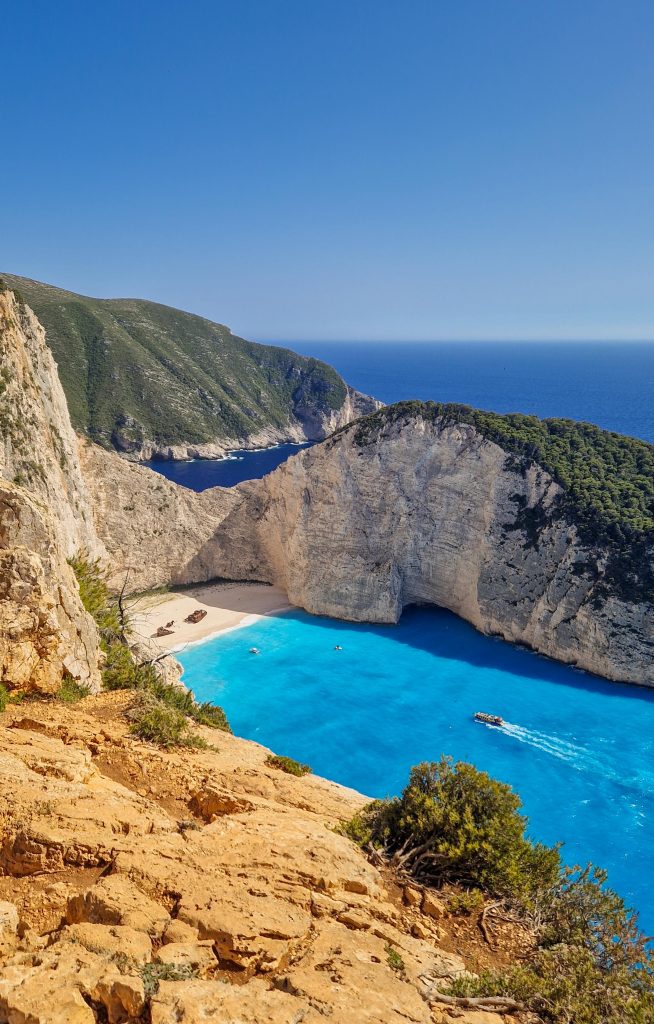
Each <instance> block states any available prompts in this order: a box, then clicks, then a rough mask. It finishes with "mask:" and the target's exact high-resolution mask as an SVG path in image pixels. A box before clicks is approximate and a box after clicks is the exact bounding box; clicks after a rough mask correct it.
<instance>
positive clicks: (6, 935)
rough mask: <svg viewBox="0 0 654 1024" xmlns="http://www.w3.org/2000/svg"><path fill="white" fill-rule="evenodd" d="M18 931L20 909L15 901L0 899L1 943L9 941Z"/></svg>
mask: <svg viewBox="0 0 654 1024" xmlns="http://www.w3.org/2000/svg"><path fill="white" fill-rule="evenodd" d="M17 931H18V909H17V907H16V906H15V905H14V904H13V903H8V902H6V901H5V900H1V901H0V943H7V942H9V941H11V940H13V939H14V938H15V937H16V932H17Z"/></svg>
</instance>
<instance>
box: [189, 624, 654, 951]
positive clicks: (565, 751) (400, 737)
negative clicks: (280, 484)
mask: <svg viewBox="0 0 654 1024" xmlns="http://www.w3.org/2000/svg"><path fill="white" fill-rule="evenodd" d="M335 644H340V645H342V647H343V650H342V651H335V650H334V645H335ZM250 647H258V648H259V649H260V651H261V654H260V655H259V656H258V657H257V656H255V655H252V654H250V653H249V648H250ZM178 657H179V658H180V661H181V662H182V664H183V665H184V670H185V671H184V681H185V682H186V684H187V685H188V686H190V687H191V688H192V689H193V690H194V691H195V694H196V696H197V697H198V698H200V699H203V700H214V701H216V702H217V703H219V704H222V705H223V707H224V708H225V710H226V712H227V714H228V716H229V719H230V722H231V724H232V726H233V728H234V731H235V732H236V733H237V734H239V735H241V736H246V737H248V738H249V739H253V740H257V741H258V742H260V743H263V744H265V745H266V746H269V747H272V749H273V750H275V751H276V752H277V753H280V754H288V755H290V756H291V757H295V758H297V759H298V760H300V761H305V762H308V763H309V764H311V765H312V767H313V769H314V771H315V772H316V773H318V774H320V775H324V776H327V777H328V778H331V779H335V780H336V781H338V782H341V783H343V784H344V785H346V786H352V787H354V788H356V789H359V790H361V791H362V792H363V793H366V794H369V795H370V796H385V795H387V794H394V793H398V792H399V791H400V790H401V789H402V787H403V786H404V784H405V782H406V779H407V773H408V770H409V767H410V766H411V765H413V764H416V763H417V762H418V761H421V760H426V759H435V758H438V757H439V756H440V755H441V753H445V754H450V755H452V756H453V757H454V758H456V759H461V760H466V761H471V762H473V763H474V764H476V765H477V767H479V768H482V769H485V770H486V771H488V772H490V773H491V774H492V775H494V776H495V777H497V778H499V779H502V780H504V781H505V782H509V783H511V785H513V786H514V788H515V789H516V790H517V791H518V792H519V793H520V795H521V797H522V800H523V803H524V806H525V810H526V812H527V814H528V815H529V818H530V823H531V824H530V832H531V834H532V835H533V836H534V837H535V838H538V839H541V840H544V841H545V842H548V843H553V842H555V841H557V840H563V841H564V842H565V847H564V856H565V859H566V860H567V861H568V862H569V863H575V862H583V863H585V862H586V861H587V860H593V861H594V862H595V863H597V864H600V865H602V866H604V867H606V868H608V869H609V872H610V881H611V884H612V885H613V887H614V888H616V889H617V890H618V891H619V892H620V893H621V894H622V895H623V896H625V897H626V898H627V900H628V902H629V903H630V904H631V905H633V906H634V907H635V908H636V909H638V910H639V912H640V914H641V923H642V925H643V927H644V928H645V929H646V930H648V931H649V932H650V933H651V932H652V931H653V930H654V889H653V888H652V886H651V879H652V877H654V813H653V812H654V760H653V753H654V693H652V692H650V691H647V690H644V689H641V688H639V687H633V686H623V685H618V684H611V683H608V682H605V681H603V680H601V679H598V678H596V677H594V676H590V675H586V674H583V673H580V672H576V671H575V670H573V669H570V668H567V667H565V666H563V665H558V664H556V663H555V662H551V661H548V660H547V659H544V658H540V657H538V656H537V655H535V654H532V653H531V652H528V651H524V650H519V649H517V648H515V647H512V646H511V645H509V644H506V643H503V642H502V641H499V640H492V639H489V638H488V637H483V636H481V635H480V634H479V633H477V632H476V631H475V630H474V629H473V628H472V627H471V626H469V625H467V623H465V622H462V621H461V620H460V619H457V618H456V617H455V616H453V615H451V614H450V613H449V612H444V611H442V610H439V609H417V608H415V609H409V610H408V611H406V612H405V614H404V616H403V617H402V620H401V622H400V624H399V625H398V626H368V625H363V626H361V625H353V624H350V623H344V622H337V621H334V620H331V619H323V618H317V617H314V616H310V615H307V614H305V613H304V612H299V611H293V612H289V613H286V614H284V615H280V616H277V617H274V618H269V619H262V620H259V621H258V622H257V623H255V624H254V625H252V626H249V627H245V628H243V629H237V630H233V631H232V632H229V633H226V634H223V635H222V636H220V637H217V638H215V639H214V640H210V641H207V642H206V643H203V644H198V645H196V646H194V647H189V648H187V649H186V650H185V651H184V652H183V653H182V654H180V655H179V656H178ZM475 711H490V712H493V713H496V714H499V715H501V716H502V717H503V718H504V719H505V720H506V722H507V723H508V724H507V725H506V727H504V728H502V729H495V728H492V727H488V726H484V725H478V724H475V723H474V722H473V721H472V718H471V716H472V714H473V713H474V712H475Z"/></svg>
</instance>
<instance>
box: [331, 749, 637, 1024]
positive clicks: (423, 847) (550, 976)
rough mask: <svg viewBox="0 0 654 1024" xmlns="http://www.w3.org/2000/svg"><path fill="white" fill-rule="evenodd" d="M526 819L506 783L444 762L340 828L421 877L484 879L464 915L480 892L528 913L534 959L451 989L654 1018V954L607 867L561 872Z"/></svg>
mask: <svg viewBox="0 0 654 1024" xmlns="http://www.w3.org/2000/svg"><path fill="white" fill-rule="evenodd" d="M525 825H526V822H525V819H524V818H523V816H522V815H521V814H520V801H519V799H518V797H517V796H516V795H515V794H514V793H513V792H512V791H511V789H510V788H509V787H508V786H505V785H503V784H502V783H500V782H496V781H495V780H493V779H491V778H490V777H489V776H488V775H486V774H485V773H484V772H479V771H477V770H476V769H475V768H473V766H472V765H469V764H457V765H452V763H451V761H449V760H447V759H442V760H441V761H440V762H439V763H437V764H421V765H418V766H417V767H416V768H413V769H412V771H411V775H410V779H409V784H408V786H407V787H406V789H405V790H404V792H403V793H402V796H401V797H399V798H396V799H394V800H377V801H375V802H374V803H372V804H369V805H368V806H367V807H366V808H364V809H363V811H360V812H359V813H358V814H357V815H355V816H354V818H353V819H352V820H351V821H350V822H345V823H344V824H343V825H342V826H341V831H342V832H343V833H344V834H346V835H349V836H350V838H353V839H354V840H355V841H356V842H358V843H359V844H360V845H363V846H366V845H373V846H376V847H378V848H380V849H381V850H382V851H383V852H384V853H385V854H386V855H387V857H388V858H389V860H390V862H391V863H392V864H393V863H394V864H395V865H396V866H397V867H398V868H400V869H403V870H405V871H408V872H409V873H412V874H415V875H417V876H418V877H419V878H420V879H421V880H422V881H425V882H431V883H432V884H441V883H442V882H444V881H451V882H458V883H459V884H463V885H467V886H470V885H475V887H476V888H475V889H473V890H472V891H471V892H470V893H467V894H461V895H459V896H458V897H455V898H453V899H451V900H450V909H451V910H452V911H453V912H455V913H459V912H461V911H463V912H464V913H465V912H471V911H473V910H475V909H478V908H479V909H480V907H481V903H482V901H483V897H482V892H480V890H481V891H483V892H489V893H492V894H493V895H494V896H499V897H501V898H502V899H503V901H504V902H505V904H508V906H509V907H512V908H513V910H514V911H517V912H518V913H519V914H520V915H521V916H522V917H526V918H527V920H528V921H530V923H531V926H532V929H533V932H534V937H535V939H536V941H537V948H536V951H535V952H534V954H533V955H532V956H531V957H530V959H529V961H528V962H526V963H524V964H521V965H519V966H516V967H515V968H513V969H511V970H509V971H507V972H506V973H504V974H501V973H498V972H493V971H485V972H482V973H481V974H479V975H467V976H464V977H462V978H458V979H457V980H456V981H454V982H453V983H452V985H451V986H450V987H449V989H448V990H447V991H446V993H445V994H447V995H452V996H459V997H466V998H468V997H487V996H489V997H490V996H505V997H511V998H513V999H516V1000H518V1001H520V1002H522V1003H523V1004H524V1005H525V1006H526V1007H527V1008H528V1009H529V1010H530V1011H532V1012H533V1013H535V1014H538V1015H539V1017H540V1018H541V1019H542V1020H544V1021H548V1022H551V1024H648V1022H649V1021H652V1020H654V959H653V956H652V952H651V951H650V949H649V946H648V940H647V939H646V938H645V937H644V936H643V935H642V933H641V932H640V931H639V929H638V925H637V920H636V917H635V915H634V914H633V913H632V912H631V911H630V910H628V909H627V908H626V907H625V905H624V902H623V901H622V899H621V898H620V897H619V896H618V895H617V894H616V893H614V892H613V891H612V890H611V889H608V888H607V887H606V873H605V872H603V871H601V870H599V869H597V868H594V867H592V866H588V867H587V868H585V869H583V870H582V869H579V868H563V867H562V866H561V861H560V856H559V852H558V848H548V847H545V846H542V845H540V844H536V843H532V842H531V841H530V840H529V839H528V838H527V837H526V836H525ZM389 962H390V961H389Z"/></svg>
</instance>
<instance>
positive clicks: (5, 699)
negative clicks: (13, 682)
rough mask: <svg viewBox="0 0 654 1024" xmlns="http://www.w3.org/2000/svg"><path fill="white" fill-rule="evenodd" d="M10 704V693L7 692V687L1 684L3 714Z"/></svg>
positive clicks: (0, 702) (1, 710)
mask: <svg viewBox="0 0 654 1024" xmlns="http://www.w3.org/2000/svg"><path fill="white" fill-rule="evenodd" d="M8 703H9V692H8V690H7V687H6V686H3V684H2V683H0V713H2V712H3V711H4V710H5V708H6V707H7V704H8Z"/></svg>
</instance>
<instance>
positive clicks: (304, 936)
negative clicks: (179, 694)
mask: <svg viewBox="0 0 654 1024" xmlns="http://www.w3.org/2000/svg"><path fill="white" fill-rule="evenodd" d="M131 699H132V696H131V695H130V694H128V693H114V694H103V695H100V696H98V697H89V698H86V699H85V700H84V701H83V702H82V704H80V705H77V706H76V707H75V708H73V709H71V708H66V707H64V706H62V705H60V704H51V705H49V706H48V707H47V708H44V707H43V706H38V705H36V706H34V708H33V709H31V714H30V717H27V716H26V715H25V714H24V712H22V713H21V709H19V708H16V709H14V710H11V711H9V712H8V713H6V715H5V720H6V721H7V723H8V727H6V726H5V727H3V728H2V729H0V793H1V794H2V797H1V798H0V799H1V801H2V817H1V821H2V848H1V854H0V900H4V902H0V1021H3V1022H5V1024H6V1022H11V1024H16V1022H18V1024H64V1022H66V1024H69V1022H71V1021H72V1022H74V1024H94V1022H96V1021H100V1020H104V1019H107V1020H109V1021H110V1022H112V1024H126V1022H128V1021H132V1022H134V1021H145V1020H148V1021H152V1022H159V1024H169V1022H170V1024H172V1022H175V1024H179V1022H184V1021H185V1022H188V1024H196V1022H198V1024H199V1022H201V1021H204V1020H207V1021H209V1020H224V1021H232V1022H237V1021H238V1022H239V1024H242V1022H251V1024H264V1022H266V1021H268V1022H270V1024H289V1022H291V1021H298V1022H299V1021H301V1022H303V1024H304V1022H310V1021H315V1022H316V1024H317V1022H318V1021H322V1020H324V1019H325V1018H328V1019H329V1020H331V1021H333V1022H334V1024H351V1021H353V1020H357V1021H366V1022H371V1024H400V1022H402V1024H406V1022H407V1021H411V1022H415V1024H436V1022H437V1021H441V1020H442V1015H441V1011H442V1007H439V1006H438V1005H437V1004H436V1003H434V1002H433V1000H431V1001H430V998H429V995H428V986H426V982H425V978H429V979H432V981H433V980H434V979H435V980H438V979H440V983H442V984H446V982H447V979H449V978H452V977H455V976H456V975H458V974H459V973H460V972H461V971H463V970H464V968H465V963H464V960H463V959H462V957H461V956H460V955H458V954H457V953H456V952H455V951H454V950H453V949H452V948H450V949H449V950H446V949H443V948H442V947H441V945H440V942H441V937H442V935H443V934H444V933H443V931H442V929H440V928H439V927H438V926H436V925H435V923H434V921H433V920H432V919H431V918H430V917H429V916H428V915H425V914H422V912H421V910H420V908H419V906H409V905H405V904H404V903H403V902H402V898H401V893H395V892H391V891H390V890H389V888H388V882H387V880H386V879H385V878H384V877H383V876H382V875H381V874H380V873H379V871H378V870H377V869H376V868H374V867H373V866H372V865H371V864H370V863H368V861H367V860H366V859H365V857H364V855H363V854H362V852H361V851H360V850H359V849H358V848H357V847H356V846H355V845H354V844H353V843H351V842H350V841H349V840H348V839H346V838H345V837H343V836H341V835H339V834H337V833H336V832H335V831H334V826H335V825H336V824H337V822H338V821H339V820H342V819H343V818H346V817H349V816H350V815H351V814H352V813H353V811H354V810H355V809H356V808H357V807H359V806H360V805H361V803H362V801H363V798H362V797H360V796H359V795H358V794H356V793H353V792H352V791H349V790H345V789H343V788H341V787H339V786H336V785H334V784H332V783H328V782H326V781H325V780H322V779H318V778H314V777H311V776H306V777H304V778H302V779H297V778H295V777H293V776H288V775H284V774H283V773H280V772H278V771H275V770H274V769H271V768H268V767H267V766H266V764H265V757H266V755H267V751H266V750H264V748H262V747H259V746H258V745H256V744H253V743H248V742H246V741H243V740H239V739H236V738H235V737H233V736H229V735H226V734H224V733H216V732H214V731H213V730H206V729H205V730H203V733H204V735H205V737H206V738H207V739H209V740H211V741H212V742H213V743H215V744H216V746H217V748H218V749H209V750H204V751H203V750H199V751H196V752H188V751H185V752H179V753H178V752H174V751H171V752H163V751H160V750H158V749H157V748H154V747H151V746H148V745H147V744H144V743H141V742H139V741H137V740H135V739H134V738H133V737H131V736H130V735H129V733H128V729H127V723H126V721H125V719H124V711H125V709H126V708H127V706H128V704H129V702H130V700H131ZM99 722H102V726H101V727H99V724H98V723H99ZM203 792H205V793H206V794H207V800H208V801H209V803H208V806H211V807H216V801H217V799H218V798H217V796H216V794H217V793H219V794H221V797H220V803H219V809H218V811H217V813H216V814H215V815H206V814H205V815H204V816H202V815H201V814H199V813H197V812H198V811H199V810H200V809H201V808H200V806H198V802H199V803H200V804H202V800H201V799H200V797H199V796H198V794H202V793H203ZM228 797H229V799H230V800H231V804H229V803H228V800H227V798H228ZM203 806H207V805H205V804H203ZM206 817H210V818H212V820H211V821H210V822H209V823H207V821H206V820H205V819H206ZM27 876H29V879H28V878H27ZM49 876H51V877H53V878H56V879H57V881H56V882H55V883H54V884H50V885H47V878H48V877H49ZM28 880H29V882H30V885H26V884H25V883H26V882H27V881H28ZM12 886H13V888H12ZM10 897H13V902H12V900H11V899H10ZM46 908H47V909H46ZM19 919H20V923H19ZM39 922H41V924H39ZM417 922H422V924H421V937H420V938H417V937H416V936H415V930H416V923H417ZM441 924H442V922H441ZM412 932H413V934H412ZM3 939H5V940H6V941H5V942H3V941H2V940H3ZM391 949H392V950H395V952H396V953H397V954H398V956H399V957H400V958H401V959H400V962H401V963H402V964H403V967H402V968H401V969H398V966H397V964H398V961H396V960H395V961H392V960H391V959H389V950H391ZM393 964H395V966H393ZM458 1019H460V1020H461V1021H462V1022H463V1024H465V1022H467V1021H469V1022H473V1021H474V1020H475V1019H476V1018H475V1017H474V1015H469V1016H466V1014H465V1013H464V1014H463V1015H462V1016H460V1017H459V1018H458ZM487 1019H488V1021H489V1022H492V1024H500V1018H499V1017H498V1016H496V1015H490V1016H489V1017H488V1018H487Z"/></svg>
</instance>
